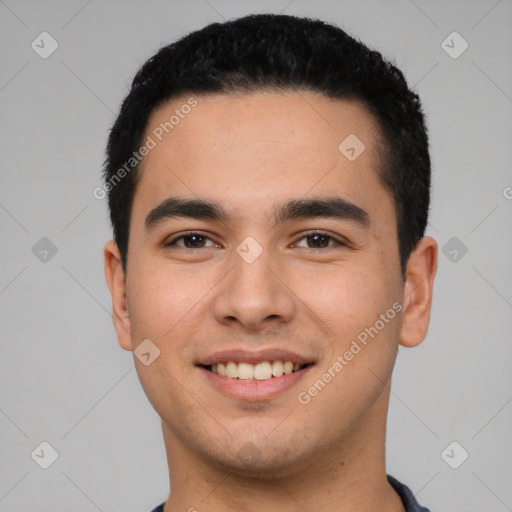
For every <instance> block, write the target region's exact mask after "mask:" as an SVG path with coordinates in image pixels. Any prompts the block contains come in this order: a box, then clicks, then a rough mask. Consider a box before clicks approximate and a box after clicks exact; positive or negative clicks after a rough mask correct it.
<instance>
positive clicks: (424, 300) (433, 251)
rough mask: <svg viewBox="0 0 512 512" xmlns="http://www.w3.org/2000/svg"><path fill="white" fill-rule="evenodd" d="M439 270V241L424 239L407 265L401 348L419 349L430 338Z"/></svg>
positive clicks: (403, 298) (400, 339)
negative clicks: (433, 301) (434, 290)
mask: <svg viewBox="0 0 512 512" xmlns="http://www.w3.org/2000/svg"><path fill="white" fill-rule="evenodd" d="M436 270H437V242H436V241H435V240H434V239H433V238H431V237H425V238H423V239H422V240H420V242H419V243H418V245H417V247H416V249H415V250H414V251H413V253H412V254H411V256H410V257H409V261H408V262H407V269H406V277H405V285H404V291H403V296H402V304H403V305H404V309H403V311H404V312H403V315H402V327H401V331H400V338H399V341H400V345H403V346H405V347H415V346H417V345H419V344H420V343H421V342H422V341H423V340H424V339H425V336H426V335H427V330H428V324H429V322H430V310H431V307H432V292H433V287H434V277H435V274H436Z"/></svg>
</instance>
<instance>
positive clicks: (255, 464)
mask: <svg viewBox="0 0 512 512" xmlns="http://www.w3.org/2000/svg"><path fill="white" fill-rule="evenodd" d="M276 450H277V451H276ZM225 455H226V454H225ZM310 459H311V458H310V457H309V456H308V455H307V454H304V453H298V452H297V449H296V446H295V447H290V448H285V447H282V446H281V447H276V446H271V445H268V444H266V443H264V442H263V448H259V447H258V446H257V445H256V444H254V443H252V442H247V443H246V444H245V445H243V446H242V447H241V448H239V449H238V450H237V452H235V453H229V454H228V457H226V456H224V457H212V461H213V462H214V464H215V465H217V466H218V467H219V468H221V469H222V470H224V471H226V472H229V473H232V474H233V475H234V476H243V477H245V478H254V479H256V480H264V481H267V480H275V479H280V478H285V477H288V476H292V475H294V474H297V473H300V472H302V471H304V469H305V467H306V466H309V465H310V462H309V463H306V461H308V460H310Z"/></svg>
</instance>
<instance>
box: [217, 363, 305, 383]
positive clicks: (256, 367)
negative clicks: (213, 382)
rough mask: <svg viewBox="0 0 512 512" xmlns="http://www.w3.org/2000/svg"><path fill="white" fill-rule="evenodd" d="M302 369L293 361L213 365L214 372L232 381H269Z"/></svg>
mask: <svg viewBox="0 0 512 512" xmlns="http://www.w3.org/2000/svg"><path fill="white" fill-rule="evenodd" d="M301 367H302V365H300V364H298V363H295V364H294V363H293V362H292V361H272V362H271V361H263V362H261V363H257V364H250V363H236V362H234V361H229V362H227V363H217V364H214V365H212V372H213V373H218V374H219V375H221V376H222V377H228V378H230V379H242V380H248V379H256V380H268V379H270V378H272V377H281V375H283V374H284V375H289V374H290V373H292V372H295V371H297V370H299V369H300V368H301Z"/></svg>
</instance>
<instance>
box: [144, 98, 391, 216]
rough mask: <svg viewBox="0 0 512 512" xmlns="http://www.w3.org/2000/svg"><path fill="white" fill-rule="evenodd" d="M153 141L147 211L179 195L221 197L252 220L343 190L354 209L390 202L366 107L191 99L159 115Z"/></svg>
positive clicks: (152, 123) (170, 104)
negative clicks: (270, 208) (268, 207)
mask: <svg viewBox="0 0 512 512" xmlns="http://www.w3.org/2000/svg"><path fill="white" fill-rule="evenodd" d="M149 139H151V140H152V145H153V148H152V149H151V150H150V151H149V152H148V154H147V156H145V157H144V160H143V164H142V167H141V176H140V179H139V186H138V190H137V193H136V199H137V196H139V198H140V196H141V195H142V196H143V197H142V199H143V201H144V202H148V204H147V207H150V206H153V207H154V203H157V202H159V201H162V200H164V199H165V198H166V197H167V196H169V195H176V193H177V194H180V193H181V195H182V196H186V197H201V198H208V197H213V196H215V198H216V199H218V196H219V194H220V195H222V197H224V198H225V200H226V204H228V203H229V204H230V205H231V206H232V208H233V209H234V210H237V211H238V212H242V213H243V211H244V210H247V209H248V208H255V207H257V208H259V209H261V207H262V205H264V204H272V205H275V204H277V203H279V202H281V200H282V199H283V197H285V196H289V199H297V198H298V197H304V196H307V194H309V193H311V194H313V195H322V194H328V193H329V194H330V195H332V192H333V191H335V190H337V191H338V192H340V193H342V194H343V196H344V198H345V199H347V200H351V201H354V202H356V201H357V200H359V201H360V200H361V199H362V198H363V196H365V195H366V196H368V194H370V193H371V192H372V191H373V192H377V193H378V194H380V195H381V196H382V198H381V199H384V202H387V203H389V199H390V198H389V197H386V196H389V194H388V193H387V191H386V190H384V188H383V185H382V184H381V182H380V179H379V178H378V174H377V173H378V172H379V167H380V162H381V160H382V158H381V155H380V145H379V137H378V130H377V125H376V122H375V119H374V118H373V116H372V115H371V114H370V113H369V111H368V110H367V108H366V107H365V106H364V105H363V104H362V103H361V102H358V101H352V100H339V99H330V98H327V97H325V96H323V95H321V94H316V93H309V92H308V93H297V92H286V93H285V92H279V93H276V92H274V93H270V92H258V93H251V94H243V95H242V94H238V95H235V94H217V95H210V96H203V95H199V96H193V95H184V96H181V97H177V98H173V99H172V100H170V101H167V102H166V103H164V104H163V105H161V106H160V107H158V108H157V109H156V110H155V111H154V112H153V113H152V114H151V116H150V118H149V120H148V124H147V128H146V131H145V136H144V140H149ZM171 192H172V194H171ZM374 195H375V194H374ZM373 199H374V200H375V197H373ZM149 202H151V203H152V204H149ZM386 206H388V207H389V204H387V205H386ZM391 207H392V205H391Z"/></svg>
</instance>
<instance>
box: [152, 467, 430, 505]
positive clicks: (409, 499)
mask: <svg viewBox="0 0 512 512" xmlns="http://www.w3.org/2000/svg"><path fill="white" fill-rule="evenodd" d="M388 482H389V483H390V485H391V487H393V489H395V491H396V492H397V494H398V496H400V499H401V500H402V503H403V504H404V508H405V512H430V511H429V509H428V508H425V507H422V506H421V505H420V504H419V503H418V502H417V501H416V498H415V497H414V495H413V493H412V491H411V490H410V489H409V487H407V486H406V485H404V484H402V483H400V482H399V481H398V480H397V479H396V478H393V477H392V476H391V475H388ZM164 505H165V503H162V504H161V505H159V506H158V507H156V508H155V509H153V510H152V511H151V512H164Z"/></svg>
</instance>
